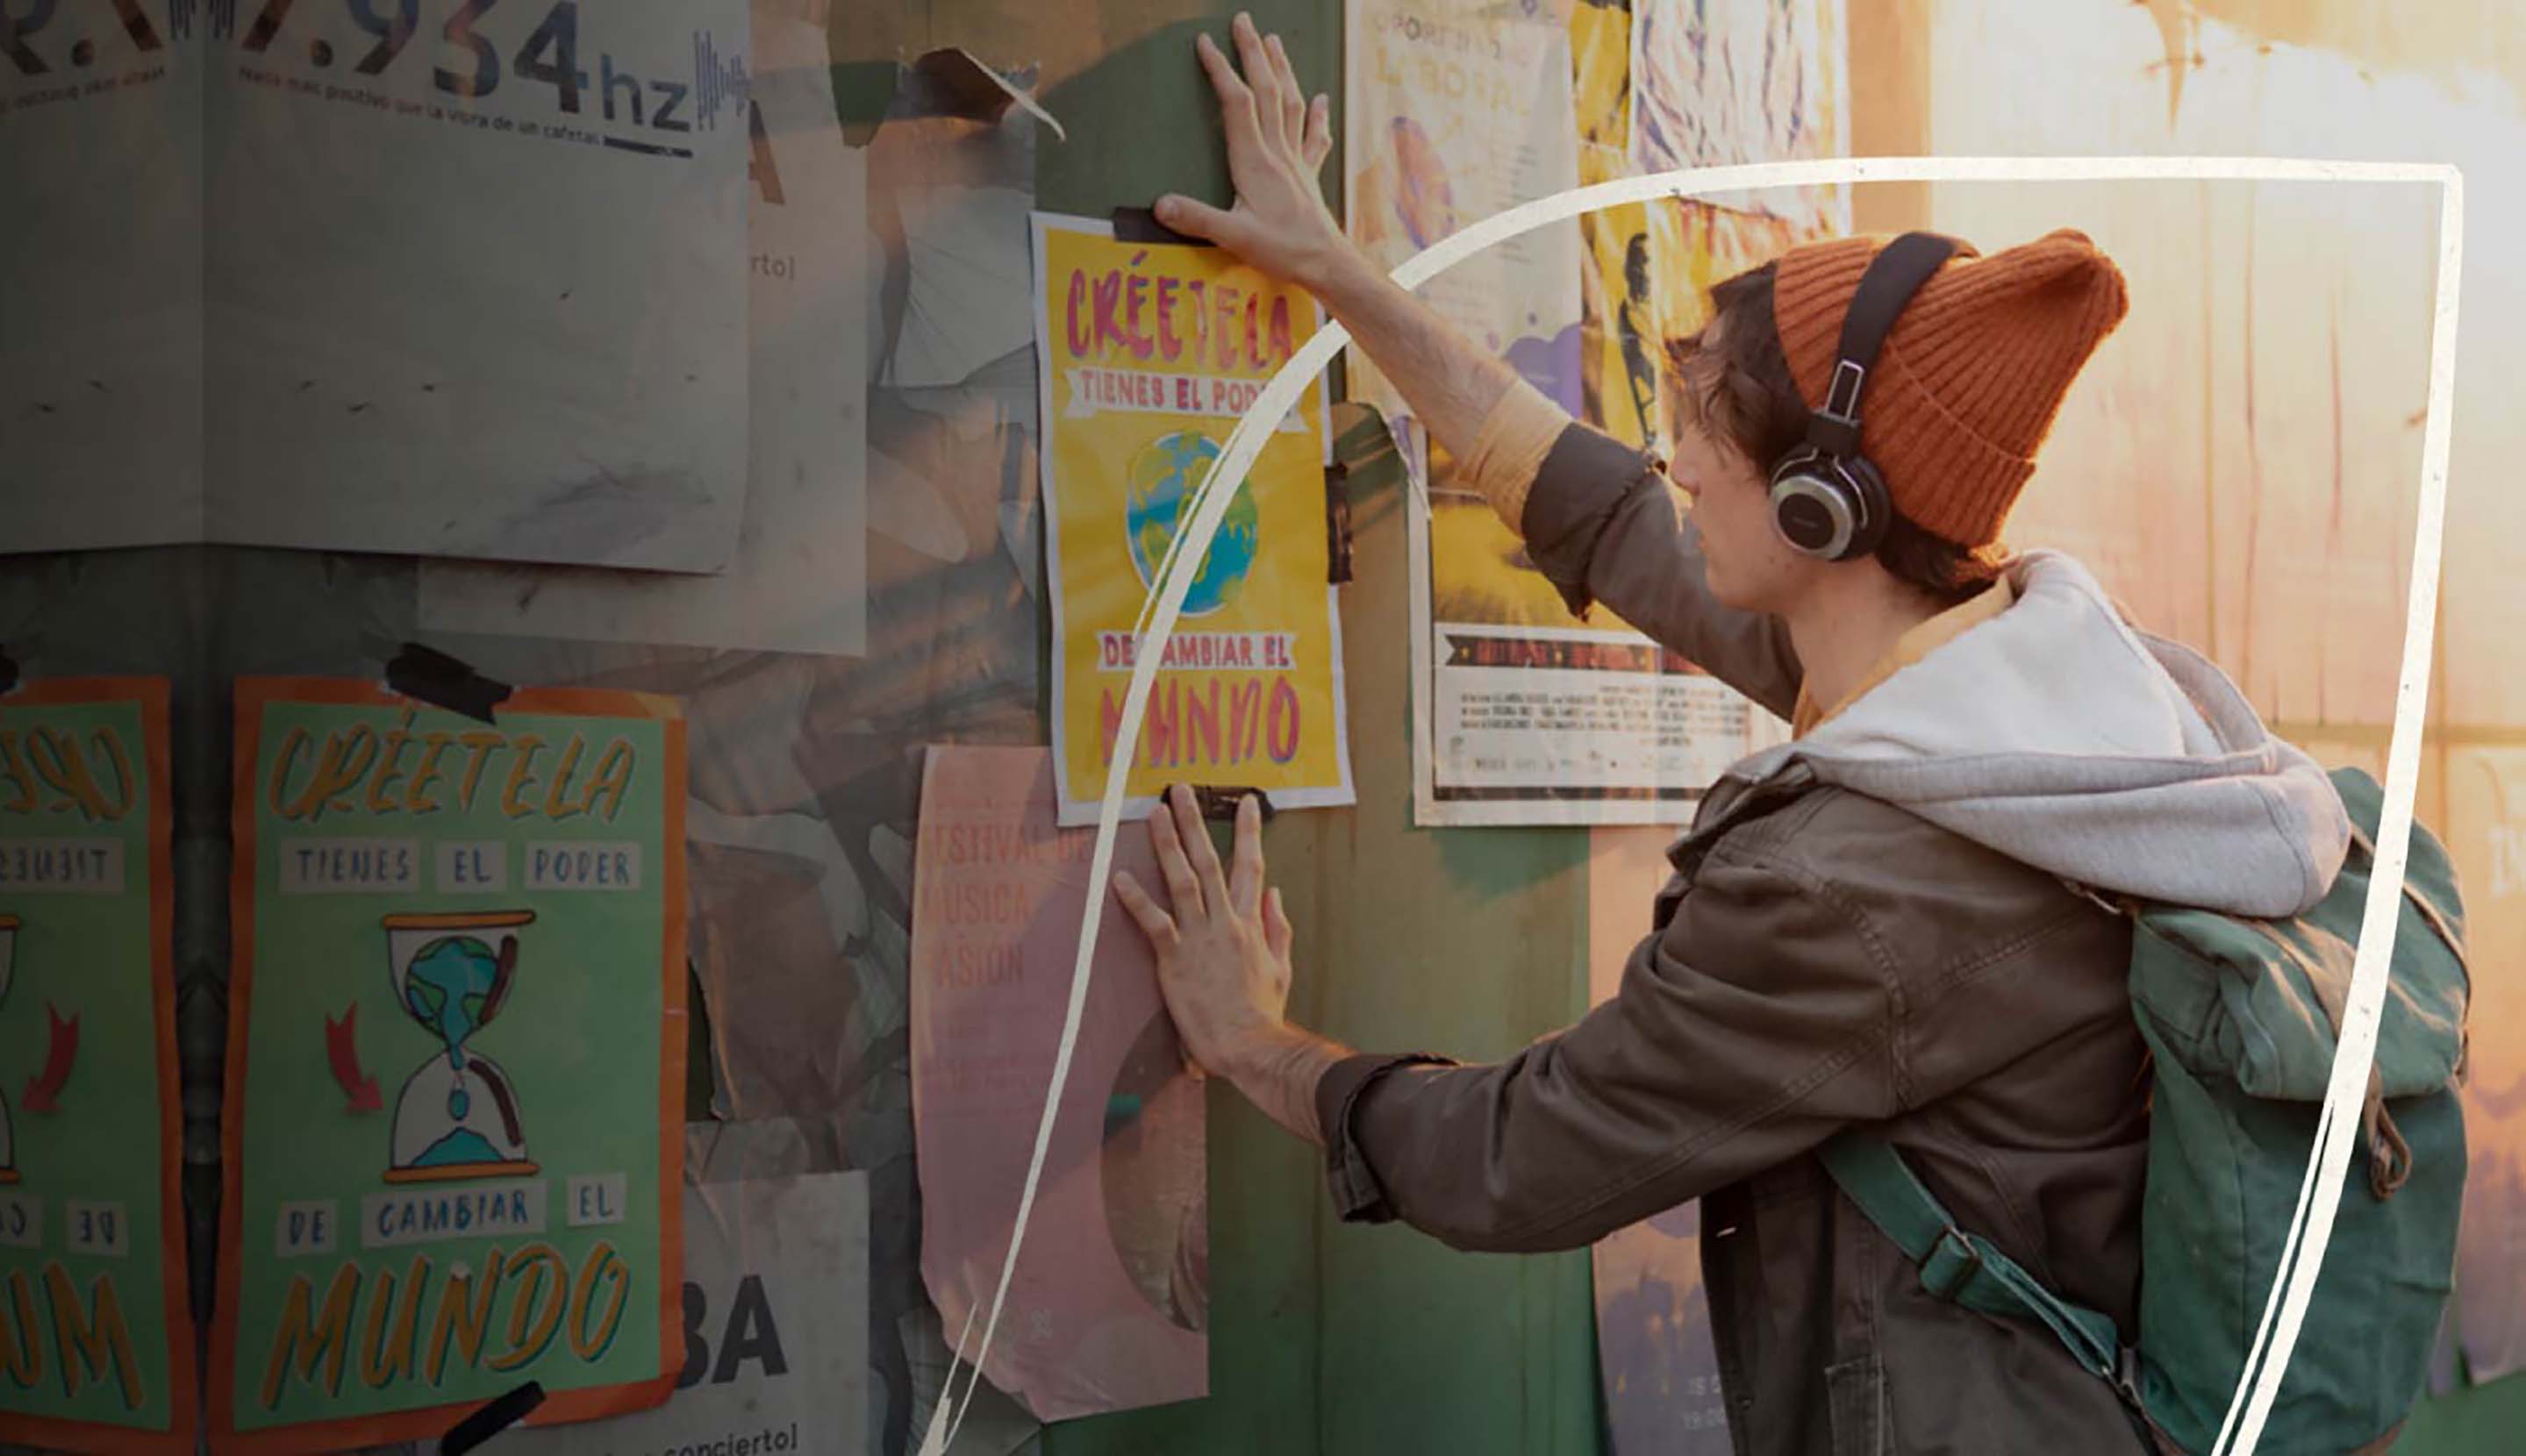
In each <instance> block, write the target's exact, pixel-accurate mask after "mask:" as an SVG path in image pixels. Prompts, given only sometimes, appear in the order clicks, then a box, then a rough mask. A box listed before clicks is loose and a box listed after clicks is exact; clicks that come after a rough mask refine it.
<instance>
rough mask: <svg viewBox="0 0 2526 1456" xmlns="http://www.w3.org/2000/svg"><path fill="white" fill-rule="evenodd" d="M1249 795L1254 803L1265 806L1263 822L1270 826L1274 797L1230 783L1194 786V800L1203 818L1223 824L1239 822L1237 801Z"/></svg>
mask: <svg viewBox="0 0 2526 1456" xmlns="http://www.w3.org/2000/svg"><path fill="white" fill-rule="evenodd" d="M1249 794H1251V795H1252V796H1253V798H1254V802H1256V803H1257V804H1260V805H1262V806H1263V820H1264V822H1265V823H1266V824H1269V823H1270V822H1271V819H1272V815H1273V813H1274V812H1275V811H1274V810H1273V808H1272V796H1271V795H1270V794H1267V793H1265V792H1264V791H1263V790H1261V789H1259V788H1245V787H1241V786H1239V785H1237V784H1230V783H1196V784H1194V785H1192V800H1193V803H1194V804H1195V805H1196V806H1198V807H1199V808H1200V810H1201V817H1202V818H1204V819H1210V820H1217V821H1219V822H1220V823H1223V824H1234V823H1236V822H1237V801H1238V800H1239V799H1242V798H1244V797H1246V796H1247V795H1249Z"/></svg>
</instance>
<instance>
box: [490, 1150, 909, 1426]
mask: <svg viewBox="0 0 2526 1456" xmlns="http://www.w3.org/2000/svg"><path fill="white" fill-rule="evenodd" d="M793 1126H794V1125H792V1124H789V1123H785V1122H773V1123H729V1124H708V1123H696V1124H694V1125H692V1129H691V1131H690V1133H689V1134H688V1136H687V1137H686V1140H685V1157H686V1159H687V1161H688V1163H689V1165H690V1166H691V1167H693V1168H695V1169H697V1170H698V1172H697V1173H696V1174H695V1175H694V1177H693V1179H692V1180H688V1181H687V1182H686V1184H685V1187H684V1355H683V1363H682V1374H681V1375H679V1376H678V1377H677V1380H676V1393H675V1394H674V1395H672V1396H670V1397H669V1398H668V1400H667V1403H666V1404H665V1405H662V1406H658V1407H656V1408H654V1409H651V1410H646V1411H640V1412H636V1413H634V1414H632V1415H629V1416H617V1417H614V1418H613V1419H610V1420H604V1421H591V1422H587V1423H585V1424H582V1425H577V1426H555V1427H546V1428H533V1427H529V1428H523V1429H517V1430H512V1431H508V1432H507V1433H505V1434H503V1435H500V1436H497V1437H495V1438H494V1439H493V1441H492V1443H491V1446H490V1449H492V1450H496V1451H504V1452H507V1451H514V1452H517V1453H519V1456H649V1453H652V1452H661V1451H666V1452H675V1451H693V1452H715V1453H734V1452H738V1451H743V1452H747V1453H749V1456H783V1453H816V1452H825V1451H857V1450H860V1449H862V1448H863V1447H864V1445H865V1443H866V1441H867V1439H868V1416H867V1409H868V1388H869V1381H868V1280H869V1225H868V1221H869V1196H868V1175H867V1174H865V1173H812V1174H796V1173H792V1172H789V1171H788V1170H789V1169H791V1168H794V1167H795V1166H796V1163H797V1161H798V1160H797V1158H796V1156H795V1154H796V1153H798V1152H800V1151H802V1150H803V1148H802V1147H801V1146H800V1145H799V1144H797V1143H796V1142H795V1141H794V1140H793V1138H792V1136H791V1129H792V1127H793Z"/></svg>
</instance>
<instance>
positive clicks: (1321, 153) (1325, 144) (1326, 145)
mask: <svg viewBox="0 0 2526 1456" xmlns="http://www.w3.org/2000/svg"><path fill="white" fill-rule="evenodd" d="M1333 149H1334V104H1333V100H1332V98H1330V97H1328V96H1326V95H1325V94H1324V93H1322V92H1318V93H1317V95H1316V99H1315V102H1314V104H1313V105H1311V106H1309V107H1308V108H1307V139H1306V141H1305V143H1304V144H1302V145H1301V146H1300V147H1299V148H1298V155H1300V156H1301V157H1304V158H1305V159H1306V163H1307V170H1308V171H1309V172H1313V171H1315V170H1316V169H1317V168H1319V167H1322V166H1324V165H1325V158H1327V157H1328V156H1331V155H1332V154H1333Z"/></svg>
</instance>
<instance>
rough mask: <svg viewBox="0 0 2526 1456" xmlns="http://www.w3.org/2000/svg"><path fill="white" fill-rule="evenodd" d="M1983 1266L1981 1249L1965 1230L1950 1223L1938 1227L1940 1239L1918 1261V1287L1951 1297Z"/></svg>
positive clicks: (1959, 1293)
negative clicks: (1923, 1257)
mask: <svg viewBox="0 0 2526 1456" xmlns="http://www.w3.org/2000/svg"><path fill="white" fill-rule="evenodd" d="M1982 1269H1983V1263H1982V1250H1980V1249H1978V1248H1976V1247H1974V1241H1973V1240H1972V1239H1970V1238H1968V1237H1966V1236H1965V1234H1964V1230H1960V1229H1958V1228H1957V1227H1956V1226H1955V1225H1953V1224H1949V1225H1948V1226H1947V1227H1946V1228H1945V1229H1943V1230H1940V1231H1939V1241H1938V1242H1937V1243H1934V1244H1932V1245H1930V1256H1929V1257H1928V1258H1926V1259H1924V1260H1922V1261H1921V1287H1923V1288H1925V1289H1927V1290H1929V1291H1930V1292H1931V1293H1932V1294H1935V1295H1937V1296H1938V1297H1939V1298H1941V1299H1945V1300H1951V1301H1952V1300H1954V1299H1956V1298H1958V1296H1959V1295H1961V1294H1962V1292H1963V1290H1964V1288H1965V1286H1966V1285H1968V1284H1970V1283H1972V1282H1973V1281H1974V1280H1976V1279H1977V1278H1979V1277H1980V1276H1981V1274H1982Z"/></svg>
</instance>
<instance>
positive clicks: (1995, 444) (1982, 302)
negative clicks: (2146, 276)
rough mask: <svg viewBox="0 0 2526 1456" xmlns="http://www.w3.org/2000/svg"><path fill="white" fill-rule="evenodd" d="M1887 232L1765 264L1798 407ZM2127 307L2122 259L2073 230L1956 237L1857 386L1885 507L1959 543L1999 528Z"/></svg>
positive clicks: (1811, 395)
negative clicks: (1986, 246) (2010, 237)
mask: <svg viewBox="0 0 2526 1456" xmlns="http://www.w3.org/2000/svg"><path fill="white" fill-rule="evenodd" d="M1890 240H1891V239H1889V238H1885V237H1844V238H1834V239H1832V240H1830V241H1825V242H1818V243H1810V244H1807V245H1806V246H1803V247H1798V248H1793V249H1791V250H1790V251H1789V252H1787V253H1785V254H1783V255H1782V256H1781V258H1780V261H1779V263H1778V264H1777V265H1776V267H1775V269H1774V273H1773V280H1772V311H1773V317H1774V319H1775V320H1776V321H1777V323H1778V326H1779V328H1780V334H1781V349H1782V352H1783V353H1785V354H1786V355H1788V357H1789V364H1790V375H1791V377H1793V379H1795V380H1796V381H1797V386H1798V393H1799V394H1801V395H1802V396H1804V397H1805V399H1806V402H1807V407H1808V408H1810V409H1813V408H1815V407H1817V406H1818V405H1820V404H1822V403H1823V402H1824V395H1825V388H1826V386H1827V384H1828V383H1830V382H1831V380H1832V377H1833V366H1834V360H1835V358H1836V357H1837V350H1838V349H1839V347H1840V345H1841V341H1842V317H1843V314H1844V311H1845V310H1846V309H1848V307H1849V306H1850V299H1851V295H1852V294H1853V293H1855V292H1857V291H1858V289H1859V276H1860V275H1861V274H1862V273H1864V272H1865V271H1866V270H1867V268H1868V261H1869V260H1870V259H1871V258H1873V257H1875V256H1876V255H1877V250H1878V249H1880V248H1882V247H1884V246H1885V245H1886V243H1887V242H1888V241H1890ZM2125 307H2126V301H2125V299H2124V296H2123V276H2122V272H2121V270H2119V269H2117V268H2115V267H2114V264H2113V260H2112V259H2110V258H2107V257H2106V256H2105V255H2104V254H2103V253H2102V252H2099V251H2098V250H2097V245H2096V244H2095V243H2093V242H2090V241H2089V240H2088V237H2087V234H2085V233H2082V232H2078V231H2074V230H2072V229H2069V228H2062V229H2059V230H2057V231H2053V232H2049V233H2046V235H2044V236H2043V237H2040V238H2037V239H2036V240H2035V241H2033V242H2030V243H2023V244H2020V245H2019V246H2017V247H2013V248H2009V249H2007V250H2005V251H2003V252H1998V253H1995V254H1993V255H1992V256H1990V257H1988V258H1985V257H1981V256H1979V255H1978V254H1976V253H1974V252H1973V251H1972V250H1971V248H1970V247H1967V248H1961V249H1959V250H1958V252H1957V253H1956V255H1955V256H1954V257H1953V258H1950V259H1948V260H1947V262H1946V263H1945V265H1943V266H1942V267H1941V268H1940V269H1939V271H1938V273H1936V274H1935V275H1933V276H1931V278H1930V280H1929V281H1928V282H1927V283H1924V284H1922V285H1921V290H1920V291H1919V292H1918V293H1915V294H1913V295H1912V300H1911V302H1910V303H1908V304H1906V305H1905V306H1904V308H1903V312H1902V315H1901V317H1899V318H1897V319H1896V320H1895V328H1894V331H1893V332H1892V333H1891V334H1889V335H1888V336H1887V339H1886V346H1885V348H1884V349H1883V350H1882V351H1881V352H1880V353H1879V354H1878V358H1877V367H1876V368H1875V369H1873V370H1871V371H1870V372H1869V375H1870V377H1869V379H1868V384H1867V388H1866V391H1865V392H1864V393H1863V394H1862V395H1861V402H1860V435H1859V445H1860V450H1861V453H1863V454H1865V455H1866V456H1867V457H1868V458H1869V459H1870V460H1872V461H1874V462H1875V463H1876V465H1877V469H1878V473H1879V474H1880V475H1882V476H1884V477H1885V479H1886V489H1887V493H1888V494H1890V495H1892V496H1893V497H1894V501H1895V511H1896V512H1897V513H1898V514H1900V515H1901V516H1902V517H1904V519H1906V520H1908V521H1910V522H1911V523H1912V524H1913V525H1915V526H1918V527H1921V528H1922V529H1924V530H1926V531H1928V532H1930V533H1931V534H1932V535H1935V536H1939V537H1941V538H1943V539H1945V540H1948V541H1952V542H1954V543H1955V544H1957V545H1959V546H1965V547H1969V548H1980V547H1984V546H1989V545H1991V544H1993V543H1994V542H1996V540H1998V538H1999V531H2000V527H2001V525H2002V523H2004V522H2005V521H2006V520H2007V519H2008V511H2009V507H2010V506H2012V505H2014V504H2015V503H2016V501H2017V492H2018V491H2019V490H2021V489H2022V488H2024V487H2025V484H2026V481H2027V477H2030V476H2032V475H2033V474H2034V473H2035V450H2036V447H2037V446H2038V445H2040V444H2042V443H2043V441H2044V434H2045V431H2046V430H2047V429H2049V428H2050V427H2051V426H2052V417H2053V416H2054V415H2055V414H2056V413H2058V412H2059V410H2060V408H2061V396H2062V395H2063V394H2064V393H2066V392H2067V391H2068V389H2069V387H2070V380H2071V379H2072V378H2074V377H2077V375H2078V373H2079V367H2080V366H2081V365H2083V364H2085V363H2087V361H2088V356H2089V354H2091V353H2093V352H2094V351H2095V350H2096V347H2097V344H2098V343H2099V342H2100V341H2102V340H2103V338H2104V336H2105V335H2106V334H2108V333H2111V332H2112V331H2113V329H2114V326H2115V325H2116V324H2119V323H2121V322H2122V317H2123V311H2124V309H2125Z"/></svg>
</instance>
